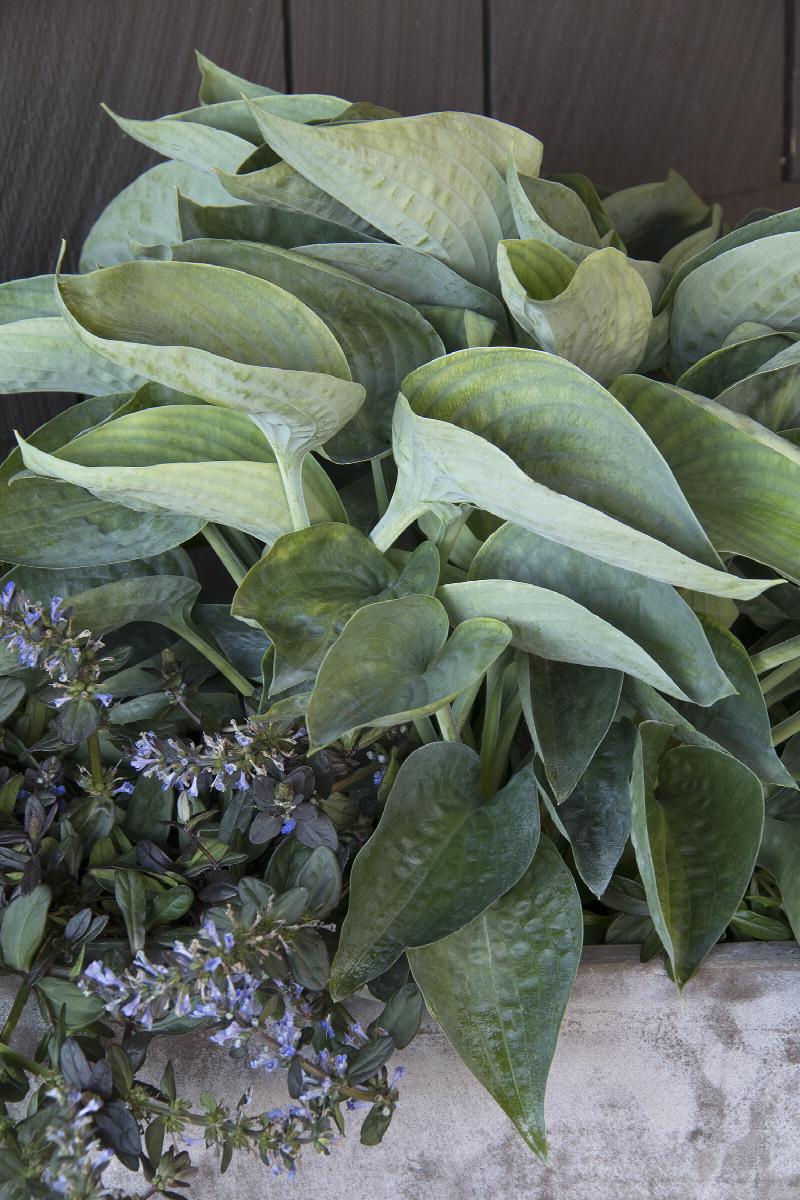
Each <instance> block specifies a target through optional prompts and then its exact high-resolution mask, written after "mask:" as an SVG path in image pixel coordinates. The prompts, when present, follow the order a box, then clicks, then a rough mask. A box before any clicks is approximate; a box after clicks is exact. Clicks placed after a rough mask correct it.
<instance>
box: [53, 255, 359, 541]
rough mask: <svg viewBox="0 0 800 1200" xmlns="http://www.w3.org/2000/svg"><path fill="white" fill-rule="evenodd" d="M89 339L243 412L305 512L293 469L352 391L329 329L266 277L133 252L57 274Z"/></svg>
mask: <svg viewBox="0 0 800 1200" xmlns="http://www.w3.org/2000/svg"><path fill="white" fill-rule="evenodd" d="M60 294H61V298H62V301H63V306H64V313H65V314H66V316H67V318H68V320H69V321H70V323H71V325H72V327H73V328H74V329H75V331H76V332H77V334H78V336H79V337H80V338H81V339H82V340H83V341H84V342H85V343H86V344H87V345H89V346H90V347H91V348H92V349H93V350H97V351H99V352H100V353H102V354H104V355H106V356H107V357H108V358H110V359H112V360H113V361H114V362H115V363H117V364H121V365H123V366H130V365H133V364H135V365H136V367H137V368H138V369H139V370H141V372H142V373H143V374H145V375H147V376H149V377H150V378H151V379H154V380H156V381H157V382H159V383H162V384H165V385H166V386H167V387H171V388H174V389H175V390H176V391H180V392H186V393H188V394H189V395H194V396H197V397H199V398H200V399H202V400H206V401H208V402H209V403H211V404H215V405H221V406H223V407H226V408H234V409H238V410H240V411H244V412H248V413H249V414H250V416H251V419H252V420H253V421H254V422H255V423H256V424H257V425H258V427H259V428H260V429H261V430H262V432H263V433H264V434H265V436H266V437H267V438H268V440H269V442H270V444H271V446H272V448H273V451H274V452H275V456H276V461H277V463H278V467H279V469H280V471H281V475H282V477H283V480H284V484H285V486H286V495H287V500H288V502H289V505H290V510H291V512H292V518H293V523H294V524H295V525H302V524H306V523H307V514H306V513H305V511H304V508H303V501H302V486H301V481H300V470H301V465H302V461H303V458H304V457H305V455H306V453H307V452H308V451H309V450H310V449H316V448H318V447H319V446H321V445H322V444H323V443H324V442H327V441H328V440H329V439H330V438H331V437H333V435H334V434H335V433H337V432H338V431H339V429H341V428H342V426H343V425H345V424H347V422H348V421H349V420H350V418H351V417H353V416H354V415H355V413H356V412H357V411H358V409H359V407H360V406H361V404H362V402H363V396H364V390H363V388H362V387H361V385H360V384H356V383H352V382H350V370H349V367H348V365H347V360H346V359H345V357H344V354H343V352H342V349H341V347H340V346H339V344H338V342H337V341H336V339H335V338H334V337H333V334H332V333H331V332H330V331H329V330H328V328H327V327H326V326H325V325H324V323H323V322H322V321H321V320H320V318H319V317H318V316H317V315H316V314H315V313H313V312H312V311H311V310H310V309H309V308H307V307H306V305H304V304H303V303H301V301H299V300H297V299H296V297H294V296H292V295H290V294H289V293H288V292H285V291H284V290H283V289H282V288H279V287H276V286H275V285H274V284H272V283H269V282H268V281H267V280H265V279H258V278H256V277H255V276H253V275H248V274H245V273H244V272H242V271H233V270H230V269H229V268H227V267H216V266H206V265H205V264H202V263H179V262H133V263H123V264H122V265H121V266H118V267H112V268H110V269H108V270H106V271H97V272H94V273H93V274H91V275H87V276H84V277H82V278H80V279H74V280H72V281H71V282H68V283H63V284H61V285H60Z"/></svg>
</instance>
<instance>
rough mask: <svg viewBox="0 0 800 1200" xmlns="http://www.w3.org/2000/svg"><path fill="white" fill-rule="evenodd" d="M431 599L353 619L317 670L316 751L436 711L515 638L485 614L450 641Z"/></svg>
mask: <svg viewBox="0 0 800 1200" xmlns="http://www.w3.org/2000/svg"><path fill="white" fill-rule="evenodd" d="M448 629H449V625H448V620H447V613H446V612H445V610H444V608H443V607H442V605H441V604H440V603H439V601H438V600H435V599H434V598H433V596H402V597H400V598H399V599H397V600H383V601H381V602H380V603H376V604H370V605H368V607H366V608H361V609H359V610H358V611H357V612H355V613H354V614H353V616H352V617H350V619H349V620H348V622H347V624H346V625H345V627H344V629H343V630H342V632H341V634H340V636H339V639H338V641H336V642H335V643H334V645H333V646H332V647H331V649H330V650H329V651H328V653H327V654H326V655H325V658H324V659H323V660H322V666H321V667H320V669H319V674H318V676H317V682H316V684H315V686H314V691H313V693H312V696H311V700H310V702H309V705H308V733H309V739H310V741H311V742H312V744H313V746H314V747H315V748H316V749H320V748H321V747H322V746H327V745H328V744H329V743H330V742H333V741H336V739H337V738H340V737H343V736H344V734H346V733H350V732H351V731H352V730H354V729H358V728H360V727H361V726H364V725H375V726H378V727H381V728H385V727H388V726H390V725H399V724H400V723H401V722H403V721H409V720H413V719H414V718H416V717H421V716H424V715H425V714H427V713H432V712H434V711H435V710H436V709H437V708H441V706H442V705H444V704H447V703H448V702H449V701H451V700H453V699H455V697H456V696H457V695H458V694H459V692H463V691H465V690H466V689H467V688H468V687H470V686H471V685H472V684H475V683H477V682H478V681H479V680H480V679H481V677H482V676H483V674H484V672H485V671H486V670H488V668H489V667H490V666H491V665H492V663H493V662H494V661H495V659H496V658H497V657H498V656H499V655H500V654H501V653H502V652H503V650H504V649H505V648H506V646H507V645H508V643H509V640H510V637H511V634H510V632H509V629H508V628H507V626H505V625H504V624H503V623H502V622H501V621H497V620H492V619H490V618H488V617H485V616H484V615H483V614H481V615H480V616H478V617H477V618H476V619H474V620H470V621H465V622H464V623H463V624H460V626H459V628H457V629H455V630H454V632H453V634H452V635H451V636H450V637H449V638H448V636H447V634H448Z"/></svg>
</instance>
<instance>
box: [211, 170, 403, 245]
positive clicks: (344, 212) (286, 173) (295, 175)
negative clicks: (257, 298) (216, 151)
mask: <svg viewBox="0 0 800 1200" xmlns="http://www.w3.org/2000/svg"><path fill="white" fill-rule="evenodd" d="M219 180H220V183H221V184H222V185H223V187H224V188H225V190H226V191H227V192H229V193H230V194H231V196H235V197H236V199H237V200H246V201H247V203H248V204H250V205H253V206H258V207H259V208H273V207H277V208H280V209H285V210H290V211H292V212H295V213H303V214H305V216H306V217H308V218H314V219H315V220H316V221H317V222H318V223H319V224H320V226H321V227H324V225H331V226H333V227H335V228H338V227H342V228H344V229H348V230H350V231H351V234H353V235H356V236H354V237H353V238H352V240H356V237H358V238H362V237H366V238H367V239H368V240H369V241H372V240H373V238H375V237H380V236H381V235H380V233H379V231H378V230H377V229H376V228H375V226H374V225H370V223H369V221H365V220H364V219H363V217H359V216H358V215H357V214H356V213H354V212H353V210H352V209H350V208H348V207H347V205H345V204H340V203H339V201H338V200H336V199H335V198H334V197H333V196H331V195H329V194H328V193H327V192H324V191H323V190H322V188H318V187H317V186H316V184H313V183H312V182H311V180H310V179H306V178H305V176H304V175H301V174H300V172H299V171H295V169H294V167H290V166H289V164H288V163H286V162H278V163H273V165H272V166H270V167H264V168H263V169H262V170H260V171H247V172H246V173H244V174H242V175H232V174H230V173H228V172H225V171H222V172H220V174H219ZM264 240H266V239H264ZM311 240H312V239H311V238H309V241H311ZM313 240H314V241H317V242H319V241H322V240H323V239H322V238H319V237H315V238H313ZM328 240H332V239H328ZM341 240H342V241H344V240H348V241H350V240H351V238H347V239H344V238H342V239H341Z"/></svg>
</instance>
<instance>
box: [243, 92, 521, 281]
mask: <svg viewBox="0 0 800 1200" xmlns="http://www.w3.org/2000/svg"><path fill="white" fill-rule="evenodd" d="M254 115H255V117H256V120H257V121H258V123H259V125H260V127H261V130H262V133H263V135H264V138H265V140H266V141H267V143H268V144H269V145H270V146H271V147H272V148H273V150H275V151H276V152H277V153H278V154H280V155H281V157H282V158H283V159H285V160H286V162H288V163H289V164H290V165H291V166H293V167H295V169H296V170H298V171H299V172H300V174H301V175H304V176H305V177H306V178H307V179H310V180H311V182H312V183H314V184H316V185H317V187H319V188H322V189H323V191H326V192H328V193H329V194H330V195H332V196H334V197H335V198H336V199H337V200H339V201H340V202H341V203H342V204H344V205H346V207H347V208H350V209H352V211H353V212H355V213H358V215H359V216H360V217H363V219H364V220H365V221H369V223H370V224H371V225H374V226H375V227H376V228H377V229H380V230H382V232H383V233H385V234H386V235H387V236H388V237H391V238H393V239H394V240H395V241H397V242H399V243H400V244H401V245H406V246H412V247H413V248H414V249H417V250H425V251H426V252H427V253H429V254H432V255H433V256H434V258H439V259H441V260H442V262H445V263H447V264H448V265H449V266H451V267H453V268H454V269H455V270H456V271H458V273H459V274H460V275H464V276H465V278H467V279H470V280H472V282H473V283H477V284H480V285H481V286H483V287H490V288H493V287H494V286H495V284H496V278H497V276H496V267H495V249H496V246H497V243H498V241H500V239H501V238H503V237H513V236H514V234H515V232H516V229H515V226H514V223H513V216H512V213H511V206H510V202H509V199H508V190H507V188H506V185H505V180H504V179H503V174H502V173H503V172H504V171H505V167H506V162H507V159H508V156H509V154H510V153H513V154H514V155H515V157H516V159H517V161H518V162H519V164H520V167H521V168H522V169H523V170H524V171H525V173H526V174H528V175H536V174H538V170H539V164H540V162H541V153H542V146H541V142H539V141H537V139H536V138H533V137H530V136H529V135H528V134H525V133H522V132H521V131H520V130H517V129H513V128H512V127H511V126H509V125H504V124H502V123H501V122H500V121H494V120H492V119H491V118H490V117H481V116H470V115H467V114H465V113H430V114H427V115H424V116H419V117H402V118H399V119H395V120H389V121H366V122H363V123H362V124H356V125H341V126H334V127H327V128H323V127H313V128H312V127H310V126H305V125H293V124H291V123H290V122H288V121H282V120H281V119H280V118H278V117H273V116H269V115H267V114H266V113H261V112H258V111H257V110H255V109H254ZM387 178H391V181H392V184H391V187H388V188H387V186H386V180H387Z"/></svg>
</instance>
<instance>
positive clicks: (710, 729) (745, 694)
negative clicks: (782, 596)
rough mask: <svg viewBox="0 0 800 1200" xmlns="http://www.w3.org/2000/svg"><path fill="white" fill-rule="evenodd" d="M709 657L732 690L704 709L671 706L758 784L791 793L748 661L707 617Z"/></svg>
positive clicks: (704, 619) (741, 648)
mask: <svg viewBox="0 0 800 1200" xmlns="http://www.w3.org/2000/svg"><path fill="white" fill-rule="evenodd" d="M700 622H701V624H702V626H703V629H704V630H705V634H706V637H707V638H708V641H709V643H710V645H711V648H712V650H713V651H714V657H715V658H716V660H717V662H718V663H719V665H720V667H721V668H722V670H723V671H724V672H725V674H726V675H727V677H728V679H729V680H730V681H731V683H732V684H733V686H734V688H735V689H736V693H735V695H733V696H725V697H723V698H722V699H721V700H717V702H716V703H715V704H712V705H711V706H710V707H707V708H699V707H698V706H697V705H694V704H689V705H687V704H681V703H678V704H676V708H677V710H678V712H680V713H681V714H682V715H683V716H684V717H686V719H687V720H688V721H690V722H691V724H692V725H693V726H694V728H695V729H697V730H698V731H699V732H700V733H704V734H706V736H707V737H709V738H711V739H712V740H713V741H715V742H716V743H717V744H718V745H720V746H722V747H723V749H725V750H727V751H728V752H729V753H730V754H732V755H733V756H734V758H738V759H739V760H740V762H743V763H744V764H745V766H746V767H749V768H750V770H751V771H752V772H753V774H754V775H757V776H758V778H759V779H760V780H761V781H762V782H763V783H771V784H775V785H777V786H778V787H792V788H793V787H795V786H796V785H795V782H794V779H793V778H792V776H791V775H790V774H789V772H788V771H787V770H786V768H785V767H784V766H783V764H782V763H781V760H780V758H779V757H778V755H777V754H776V753H775V749H774V747H773V745H772V737H771V730H770V723H769V717H768V716H767V709H766V705H765V703H764V696H763V694H762V692H761V688H760V687H759V683H758V676H757V675H756V673H755V671H754V670H753V666H752V664H751V662H750V657H749V655H748V653H747V651H746V650H745V648H744V646H743V645H742V643H741V642H740V641H739V639H738V638H736V637H734V636H733V634H732V633H730V632H729V631H728V630H727V629H724V628H723V627H722V626H721V625H719V624H717V622H716V621H714V620H712V619H711V618H710V617H704V616H701V617H700Z"/></svg>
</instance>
